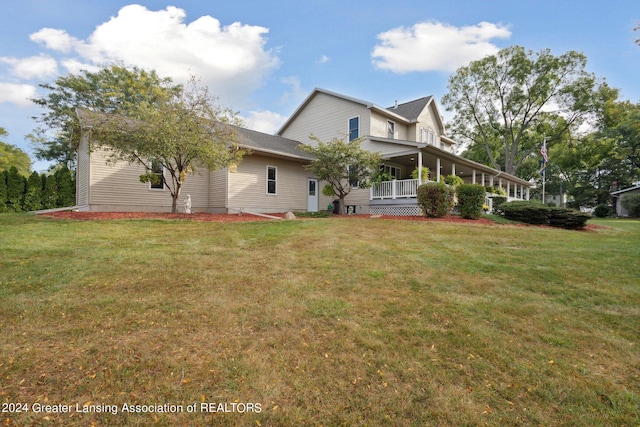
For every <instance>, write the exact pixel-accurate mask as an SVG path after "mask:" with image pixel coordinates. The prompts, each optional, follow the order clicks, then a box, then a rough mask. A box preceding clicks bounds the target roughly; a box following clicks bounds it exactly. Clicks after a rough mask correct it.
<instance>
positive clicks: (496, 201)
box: [491, 196, 507, 212]
mask: <svg viewBox="0 0 640 427" xmlns="http://www.w3.org/2000/svg"><path fill="white" fill-rule="evenodd" d="M491 200H493V210H494V212H499V211H500V205H502V204H503V203H506V202H507V198H506V197H505V196H493V197H491Z"/></svg>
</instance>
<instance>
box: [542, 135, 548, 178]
mask: <svg viewBox="0 0 640 427" xmlns="http://www.w3.org/2000/svg"><path fill="white" fill-rule="evenodd" d="M540 154H542V167H541V168H540V172H544V170H545V168H546V167H547V162H548V161H549V156H548V154H547V140H546V139H545V140H544V142H543V143H542V148H541V149H540Z"/></svg>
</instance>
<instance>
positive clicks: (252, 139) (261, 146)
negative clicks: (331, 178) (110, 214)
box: [76, 108, 315, 161]
mask: <svg viewBox="0 0 640 427" xmlns="http://www.w3.org/2000/svg"><path fill="white" fill-rule="evenodd" d="M76 114H77V115H78V119H79V120H80V123H81V126H82V128H83V129H87V128H91V126H92V125H93V124H94V123H95V122H96V121H97V120H99V119H100V118H101V117H104V116H107V114H105V113H99V112H95V111H91V110H87V109H84V108H78V109H76ZM122 119H123V120H125V121H126V122H128V124H129V125H131V126H133V125H134V123H135V120H132V119H129V118H126V117H123V118H122ZM223 126H229V127H230V128H232V129H233V130H234V131H235V132H236V135H237V141H236V143H237V144H238V145H239V146H240V147H242V148H248V149H250V150H251V151H258V152H261V153H265V154H270V155H275V156H281V157H287V158H293V159H299V160H305V161H310V160H314V159H315V157H313V156H312V155H311V154H309V153H307V152H305V151H303V150H301V149H300V146H302V143H300V142H298V141H294V140H292V139H288V138H283V137H281V136H276V135H269V134H266V133H262V132H258V131H254V130H251V129H245V128H241V127H239V126H233V125H223Z"/></svg>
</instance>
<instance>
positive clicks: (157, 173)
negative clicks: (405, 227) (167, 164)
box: [149, 160, 164, 190]
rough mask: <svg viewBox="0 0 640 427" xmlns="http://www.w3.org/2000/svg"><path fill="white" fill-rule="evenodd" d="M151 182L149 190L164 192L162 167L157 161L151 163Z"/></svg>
mask: <svg viewBox="0 0 640 427" xmlns="http://www.w3.org/2000/svg"><path fill="white" fill-rule="evenodd" d="M149 173H150V174H151V180H150V181H149V188H151V189H154V190H164V166H162V163H160V161H158V160H152V161H151V170H150V171H149Z"/></svg>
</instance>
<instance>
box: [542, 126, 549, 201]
mask: <svg viewBox="0 0 640 427" xmlns="http://www.w3.org/2000/svg"><path fill="white" fill-rule="evenodd" d="M540 154H542V204H543V205H544V193H545V186H546V184H547V161H548V158H549V157H548V153H547V137H546V136H545V137H544V139H543V140H542V148H541V149H540Z"/></svg>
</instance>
